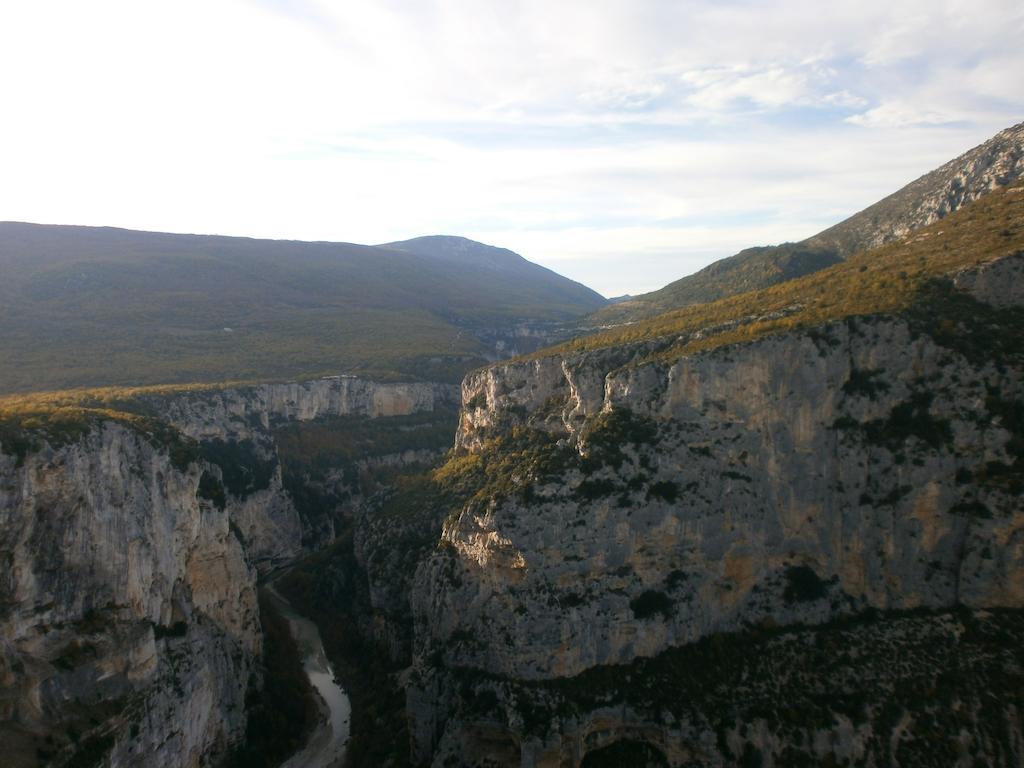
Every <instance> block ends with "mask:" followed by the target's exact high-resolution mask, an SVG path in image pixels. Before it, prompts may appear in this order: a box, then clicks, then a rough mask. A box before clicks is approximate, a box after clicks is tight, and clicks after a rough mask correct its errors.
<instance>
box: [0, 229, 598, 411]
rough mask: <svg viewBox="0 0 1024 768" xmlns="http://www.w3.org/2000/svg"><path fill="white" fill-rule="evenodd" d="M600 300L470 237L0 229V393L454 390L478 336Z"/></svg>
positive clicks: (477, 357)
mask: <svg viewBox="0 0 1024 768" xmlns="http://www.w3.org/2000/svg"><path fill="white" fill-rule="evenodd" d="M456 246H457V247H456ZM451 251H457V252H458V258H454V257H453V256H452V255H451V254H450V253H447V252H451ZM446 253H447V255H446ZM604 303H605V300H604V299H603V298H602V297H601V296H599V295H598V294H596V293H594V292H593V291H591V290H590V289H588V288H586V287H584V286H582V285H580V284H578V283H574V282H572V281H570V280H568V279H566V278H563V277H561V276H559V275H557V274H555V273H553V272H551V271H550V270H547V269H545V268H543V267H540V266H538V265H536V264H532V263H530V262H528V261H526V260H525V259H523V258H522V257H520V256H518V255H516V254H514V253H512V252H510V251H504V250H501V249H497V248H490V247H488V246H483V245H481V244H479V243H473V242H472V241H468V240H463V239H461V238H420V239H418V240H412V241H408V242H407V243H394V244H392V245H390V246H378V247H371V246H363V245H353V244H348V243H307V242H297V241H274V240H253V239H248V238H234V237H214V236H199V235H174V234H162V233H153V232H135V231H131V230H122V229H111V228H94V227H67V226H44V225H35V224H20V223H0V328H2V329H3V332H2V333H0V360H3V365H2V366H0V393H2V392H27V391H39V390H52V389H63V388H70V387H83V386H107V385H144V384H157V383H161V384H163V383H177V382H213V381H222V380H227V379H230V380H267V379H283V378H298V377H312V376H317V375H322V374H329V373H339V372H346V371H349V372H361V373H365V374H372V375H377V376H392V377H406V378H408V377H419V378H435V379H439V378H443V379H447V380H457V379H458V378H459V377H460V376H461V374H462V372H463V371H465V370H466V369H467V368H469V367H473V366H475V365H479V364H480V363H481V362H483V357H482V356H483V355H484V353H485V352H486V351H487V350H486V347H485V346H484V345H483V344H482V342H480V341H479V340H478V339H477V337H476V334H477V333H478V332H482V331H493V330H494V329H499V330H500V329H502V328H510V327H512V326H513V325H515V324H516V323H518V322H521V321H533V322H543V321H548V322H565V321H567V320H572V319H573V318H576V317H579V316H581V315H583V314H586V313H587V312H591V311H593V310H594V309H596V308H598V307H600V306H602V305H603V304H604Z"/></svg>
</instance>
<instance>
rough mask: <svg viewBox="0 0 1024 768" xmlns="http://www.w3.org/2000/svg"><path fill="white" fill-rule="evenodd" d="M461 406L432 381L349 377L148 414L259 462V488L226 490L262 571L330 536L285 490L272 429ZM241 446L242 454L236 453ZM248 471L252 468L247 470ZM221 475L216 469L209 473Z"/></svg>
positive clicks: (195, 397) (207, 396)
mask: <svg viewBox="0 0 1024 768" xmlns="http://www.w3.org/2000/svg"><path fill="white" fill-rule="evenodd" d="M457 400H458V389H457V388H456V387H454V386H452V385H447V384H434V383H381V382H375V381H369V380H366V379H358V378H354V377H348V376H338V377H331V378H326V379H318V380H315V381H307V382H299V383H288V384H264V385H258V386H247V387H232V388H226V389H217V390H204V391H198V392H189V393H186V394H181V395H175V396H173V397H169V398H157V397H153V398H146V399H144V402H145V403H146V406H147V408H148V410H149V411H150V412H152V413H153V414H154V415H156V416H157V417H158V418H160V419H162V420H165V421H167V422H169V423H170V424H172V425H174V426H175V427H176V428H177V429H179V430H181V432H182V433H184V434H186V435H188V436H189V437H192V438H194V439H196V440H199V441H200V443H202V444H203V445H206V446H214V447H215V450H217V452H218V453H219V454H224V459H223V461H222V463H230V462H233V461H238V460H245V461H247V463H248V464H250V465H251V464H253V463H255V464H258V465H260V466H261V467H262V468H263V471H264V472H265V473H266V474H267V475H268V476H267V477H266V479H265V481H264V482H263V483H260V484H259V485H260V487H258V488H255V489H247V490H246V491H245V492H244V493H242V492H240V493H234V494H233V493H231V487H230V484H229V485H228V488H227V497H228V507H229V512H230V516H231V519H232V522H234V523H235V525H236V526H237V527H238V530H239V531H240V533H241V535H242V539H243V541H244V543H245V550H246V554H247V555H248V556H249V558H250V559H251V560H253V561H254V562H256V563H257V565H258V566H259V567H260V569H261V570H266V569H269V568H271V567H273V566H274V565H275V564H280V563H283V562H286V561H288V560H290V559H292V558H294V557H295V556H296V555H298V554H299V553H300V552H301V551H302V549H303V545H304V542H305V543H306V544H309V545H313V546H316V545H318V544H322V543H326V542H328V541H329V540H330V537H331V535H332V531H331V530H329V529H325V530H319V529H317V530H311V529H309V526H310V524H311V523H310V521H303V520H302V519H301V518H300V515H299V513H298V512H297V511H296V509H295V505H294V504H293V503H292V500H291V499H290V497H289V496H288V494H287V493H286V492H285V490H284V487H283V484H282V476H281V469H280V462H279V458H278V454H277V446H276V445H275V443H274V439H273V436H272V434H271V428H272V427H273V426H274V425H275V424H280V423H283V422H288V421H300V422H305V421H315V420H317V419H322V418H325V417H330V416H366V417H369V418H377V417H387V416H407V415H410V414H413V413H419V412H423V411H433V410H435V409H437V408H441V407H451V406H453V405H455V404H456V402H457ZM238 448H241V449H243V452H244V455H242V456H239V455H238V450H237V449H238ZM245 469H247V470H250V469H251V467H245ZM212 471H213V472H214V473H215V474H217V475H218V476H219V477H223V473H221V472H220V471H219V470H218V469H216V468H214V469H213V470H212Z"/></svg>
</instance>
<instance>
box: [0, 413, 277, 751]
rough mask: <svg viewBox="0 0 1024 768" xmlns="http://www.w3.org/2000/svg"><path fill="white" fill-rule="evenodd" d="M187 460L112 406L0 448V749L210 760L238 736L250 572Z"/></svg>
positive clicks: (251, 617)
mask: <svg viewBox="0 0 1024 768" xmlns="http://www.w3.org/2000/svg"><path fill="white" fill-rule="evenodd" d="M201 473H202V468H201V467H200V466H199V465H198V464H196V463H192V464H189V465H188V466H185V467H180V466H175V464H174V463H173V462H172V461H171V459H170V458H169V456H168V455H167V453H166V451H165V450H161V449H157V448H154V447H152V446H151V445H150V444H149V442H147V441H146V440H145V439H144V438H143V437H142V436H140V435H139V434H138V433H136V432H134V431H132V430H130V429H128V428H125V427H123V426H120V425H119V424H116V423H113V422H104V423H100V424H98V425H96V426H95V427H94V428H93V429H92V430H91V431H89V432H88V433H87V434H86V435H85V436H84V437H83V438H82V439H80V440H79V441H77V442H74V443H72V444H69V445H65V446H62V447H60V448H57V449H53V448H50V447H48V446H44V447H43V449H42V450H40V451H38V452H36V453H30V454H29V455H28V456H26V457H25V459H24V461H23V463H21V465H20V466H19V465H18V464H17V462H16V460H15V459H14V458H13V457H10V456H6V455H2V454H0V552H2V553H3V555H4V560H5V562H4V568H3V572H2V575H0V601H2V611H3V620H2V622H0V632H2V640H0V642H2V654H0V680H2V682H3V685H2V689H3V698H2V705H0V706H2V712H0V720H3V721H4V722H6V723H7V724H8V725H7V726H5V728H4V729H3V732H2V739H3V741H4V742H5V744H4V747H3V752H4V754H5V762H7V761H10V762H8V763H7V764H11V765H32V764H35V762H34V761H35V759H37V758H43V759H53V760H54V761H55V763H56V764H61V763H62V762H64V761H65V760H67V759H70V758H71V757H72V756H74V755H76V754H77V755H87V754H94V755H95V756H96V758H97V759H98V758H99V757H102V756H103V755H109V758H108V759H109V763H110V764H111V765H126V766H127V765H139V766H141V765H146V766H182V765H185V766H198V765H210V764H214V763H215V762H216V761H217V759H218V758H219V757H222V756H223V755H224V754H225V753H226V751H227V749H228V748H229V747H230V745H231V744H232V743H233V742H236V741H237V740H238V739H239V738H240V737H241V735H242V732H243V729H244V724H245V712H244V698H245V692H246V688H247V686H248V684H249V678H250V675H251V672H252V665H253V659H254V658H255V656H256V655H257V654H258V653H259V650H260V638H259V624H258V615H257V606H256V599H255V573H254V571H253V570H252V569H251V568H250V566H249V565H248V564H247V563H246V559H245V556H244V553H243V551H242V547H241V545H240V543H239V542H238V540H237V539H236V538H235V536H234V534H233V533H232V532H231V531H230V529H229V513H228V512H227V511H226V510H221V509H218V508H217V507H216V506H214V505H213V504H211V503H209V502H207V501H203V500H202V499H200V498H199V497H198V495H197V491H198V485H199V480H200V476H201ZM69 732H70V733H74V734H75V735H76V736H77V740H76V741H75V742H73V743H67V740H66V739H67V737H66V735H65V734H67V733H69ZM47 736H50V737H51V738H53V739H54V740H53V741H49V740H47V739H46V737H47ZM37 750H38V751H37Z"/></svg>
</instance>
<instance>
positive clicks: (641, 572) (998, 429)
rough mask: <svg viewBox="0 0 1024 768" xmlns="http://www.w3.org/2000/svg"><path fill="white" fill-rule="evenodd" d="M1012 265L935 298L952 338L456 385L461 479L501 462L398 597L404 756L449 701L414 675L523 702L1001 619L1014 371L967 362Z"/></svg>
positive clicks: (545, 367)
mask: <svg viewBox="0 0 1024 768" xmlns="http://www.w3.org/2000/svg"><path fill="white" fill-rule="evenodd" d="M1021 262H1022V258H1021V257H1020V256H1018V257H1014V258H1010V259H1006V260H1004V261H1002V262H997V263H994V264H990V265H986V266H985V267H984V268H981V269H978V270H976V271H974V272H972V273H969V274H963V275H961V276H959V278H958V281H957V283H958V285H959V286H960V288H961V294H960V296H961V297H962V298H959V299H957V301H962V302H975V303H974V304H972V305H971V307H972V310H971V311H972V313H973V314H972V315H971V318H970V319H969V320H968V319H963V320H958V317H957V316H956V315H951V317H950V321H949V322H950V328H951V329H952V330H950V328H946V329H945V330H943V329H942V328H936V327H934V326H932V325H930V324H929V322H934V319H935V315H932V316H931V317H930V318H929V322H925V321H923V320H922V319H921V317H918V316H915V315H914V314H913V313H908V314H907V315H903V316H889V317H874V318H855V319H849V320H845V321H839V322H835V323H831V324H828V325H825V326H822V327H820V328H817V329H811V331H796V332H789V333H783V334H779V335H776V336H773V337H768V338H764V339H762V340H760V341H756V342H752V343H748V344H745V345H735V346H728V347H721V348H718V349H714V350H711V351H708V352H704V353H700V354H696V355H692V356H686V357H682V358H678V359H674V360H665V361H652V362H643V360H644V359H645V358H647V357H648V356H649V355H650V352H651V345H650V344H641V345H637V346H633V347H629V346H623V347H618V348H614V349H609V350H600V351H595V352H590V353H585V354H578V355H574V356H568V357H561V358H558V357H551V358H542V359H539V360H533V361H526V362H513V363H507V364H503V365H498V366H493V367H491V368H489V369H486V370H483V371H480V372H477V373H475V374H471V375H470V376H468V377H467V378H466V380H465V382H464V384H463V401H464V410H463V414H462V417H461V423H460V428H459V433H458V437H457V447H458V448H459V449H460V450H461V451H463V452H464V455H465V458H463V459H461V461H462V462H463V463H465V464H467V465H472V464H473V462H474V458H473V457H474V456H479V457H480V459H478V460H477V461H486V460H488V459H489V457H490V456H491V455H492V454H498V453H501V452H504V454H505V455H506V456H507V457H512V458H506V459H505V462H506V464H505V465H504V466H505V467H506V468H507V471H506V475H507V476H506V478H505V482H503V483H491V484H489V485H487V486H485V487H484V489H483V490H482V491H481V492H479V493H477V494H476V496H475V497H474V498H473V499H471V501H470V502H469V503H467V504H466V505H465V506H464V507H462V508H461V509H460V510H458V511H456V513H455V514H453V515H452V516H451V517H449V519H448V521H447V522H446V524H445V529H444V533H443V541H442V546H441V547H440V548H439V549H438V550H437V552H436V553H435V554H433V555H432V556H431V558H430V559H429V561H427V562H426V563H425V564H424V565H423V566H422V567H421V570H420V573H419V574H418V576H417V581H416V587H415V592H414V595H413V607H414V610H415V611H416V643H417V658H418V660H419V666H420V668H421V670H422V675H421V677H420V678H419V679H420V680H421V683H420V684H418V685H414V686H412V687H411V689H410V709H411V711H412V712H413V713H414V718H415V719H416V722H417V723H418V725H416V726H415V728H414V732H415V733H416V734H418V735H417V737H416V738H417V740H418V750H419V752H418V754H419V755H420V756H421V757H425V756H427V755H430V754H432V753H433V750H434V749H435V748H437V745H438V744H440V743H442V742H444V741H445V740H446V739H456V740H458V739H459V738H462V736H460V735H459V734H460V733H461V734H462V735H464V732H462V731H460V730H459V729H460V726H459V725H452V722H451V721H449V723H448V726H445V722H446V715H445V709H444V705H443V704H442V705H440V707H433V708H432V707H429V706H423V704H424V702H426V701H429V700H431V699H433V700H434V701H438V702H444V701H446V700H449V699H450V698H451V697H453V696H454V694H453V693H452V689H451V688H450V687H446V684H445V683H444V682H438V681H439V680H441V681H443V680H444V679H445V678H444V673H438V672H437V670H439V669H440V670H453V669H457V670H460V671H463V670H472V671H473V672H474V673H479V674H481V675H485V676H490V677H491V679H499V680H516V681H537V682H538V683H540V682H541V681H550V680H557V679H563V678H568V677H573V676H577V675H580V674H581V673H584V672H585V671H586V670H588V669H592V668H595V667H601V666H604V665H621V664H629V663H633V662H634V661H636V660H637V659H641V658H653V657H657V656H659V655H660V654H663V653H665V652H667V651H668V650H669V649H672V648H676V647H679V646H684V645H687V644H693V643H695V642H697V641H701V640H702V639H703V638H708V637H711V636H714V635H720V634H722V633H729V632H740V631H746V630H747V629H748V628H750V627H752V626H780V625H781V626H785V625H807V626H821V625H825V624H827V623H829V622H834V621H837V620H842V619H844V618H846V617H851V616H856V615H860V614H862V613H864V612H865V611H871V610H881V611H907V610H925V609H927V610H933V611H934V610H947V609H951V608H953V607H954V606H967V607H969V608H971V609H974V610H987V609H995V608H1013V609H1019V608H1022V607H1024V504H1022V503H1021V498H1022V496H1021V494H1022V491H1024V485H1022V482H1024V478H1022V474H1021V473H1022V470H1024V458H1022V456H1021V453H1020V452H1021V446H1022V445H1024V442H1022V441H1024V423H1022V422H1024V419H1022V412H1021V393H1022V392H1024V386H1022V377H1024V355H1022V350H1020V349H1019V346H1020V345H1017V347H1015V348H1014V349H1015V350H1016V351H1015V352H1013V354H1010V355H1007V354H1004V352H1005V350H1003V348H1000V349H1001V350H1003V351H1001V352H1000V353H999V354H998V355H996V354H995V353H994V352H993V351H992V350H993V349H995V347H992V346H991V345H992V344H993V341H994V340H993V334H999V333H1011V334H1012V333H1016V331H1015V330H1014V329H1015V328H1018V326H1019V324H1020V316H1019V313H1020V309H1019V307H1020V306H1021V304H1022V299H1024V295H1022V289H1021V287H1020V283H1019V281H1014V280H1013V276H1014V275H1017V274H1018V271H1019V270H1020V268H1021V266H1020V265H1021ZM1008 284H1009V285H1008ZM980 302H992V304H982V303H980ZM993 304H994V305H995V306H993ZM1000 307H1001V308H1002V309H1000ZM1007 307H1010V309H1007ZM984 318H987V320H984V322H983V321H982V319H984ZM958 322H959V325H958V324H957V323H958ZM954 331H955V332H954ZM439 674H440V676H438V675H439ZM454 698H455V699H458V698H459V697H458V696H454ZM417 713H418V714H417ZM470 725H472V727H477V726H478V725H479V723H476V724H470ZM470 725H467V727H470ZM1018 730H1019V724H1018ZM510 733H512V734H513V736H512V737H513V738H514V739H519V738H520V737H521V736H522V733H521V732H519V731H517V729H516V728H514V727H513V728H512V729H511V731H510ZM516 733H519V735H518V736H516V735H515V734H516ZM524 754H525V752H524ZM524 759H525V758H524ZM523 764H524V765H525V764H527V763H525V762H524V763H523ZM531 764H532V763H531ZM537 764H540V763H539V762H538V763H537ZM552 764H556V763H552ZM567 764H576V763H573V762H569V763H567Z"/></svg>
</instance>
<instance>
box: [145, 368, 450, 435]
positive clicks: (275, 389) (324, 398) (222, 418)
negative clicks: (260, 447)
mask: <svg viewBox="0 0 1024 768" xmlns="http://www.w3.org/2000/svg"><path fill="white" fill-rule="evenodd" d="M143 401H144V402H147V403H148V404H149V406H150V407H151V408H152V410H153V411H155V412H156V413H157V414H158V415H159V416H160V417H161V418H163V419H165V420H166V421H168V422H169V423H171V424H173V425H174V426H175V427H177V428H178V429H180V430H181V431H182V432H184V433H185V434H186V435H188V436H189V437H193V438H195V439H196V440H218V439H219V440H244V439H246V438H253V437H254V436H258V435H261V434H263V433H265V432H266V431H267V430H268V429H269V428H270V425H271V424H272V423H274V422H276V421H287V420H295V421H313V420H314V419H318V418H323V417H325V416H368V417H371V418H376V417H378V416H407V415H409V414H412V413H418V412H421V411H433V410H435V409H436V408H439V407H442V406H446V405H447V406H454V405H457V401H458V388H457V387H455V386H452V385H449V384H435V383H431V382H419V383H382V382H377V381H370V380H368V379H360V378H356V377H354V376H330V377H327V378H323V379H317V380H315V381H305V382H299V383H288V384H261V385H255V386H241V387H229V388H224V389H205V390H197V391H193V392H186V393H183V394H179V395H173V396H171V397H168V398H164V397H150V398H143Z"/></svg>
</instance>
